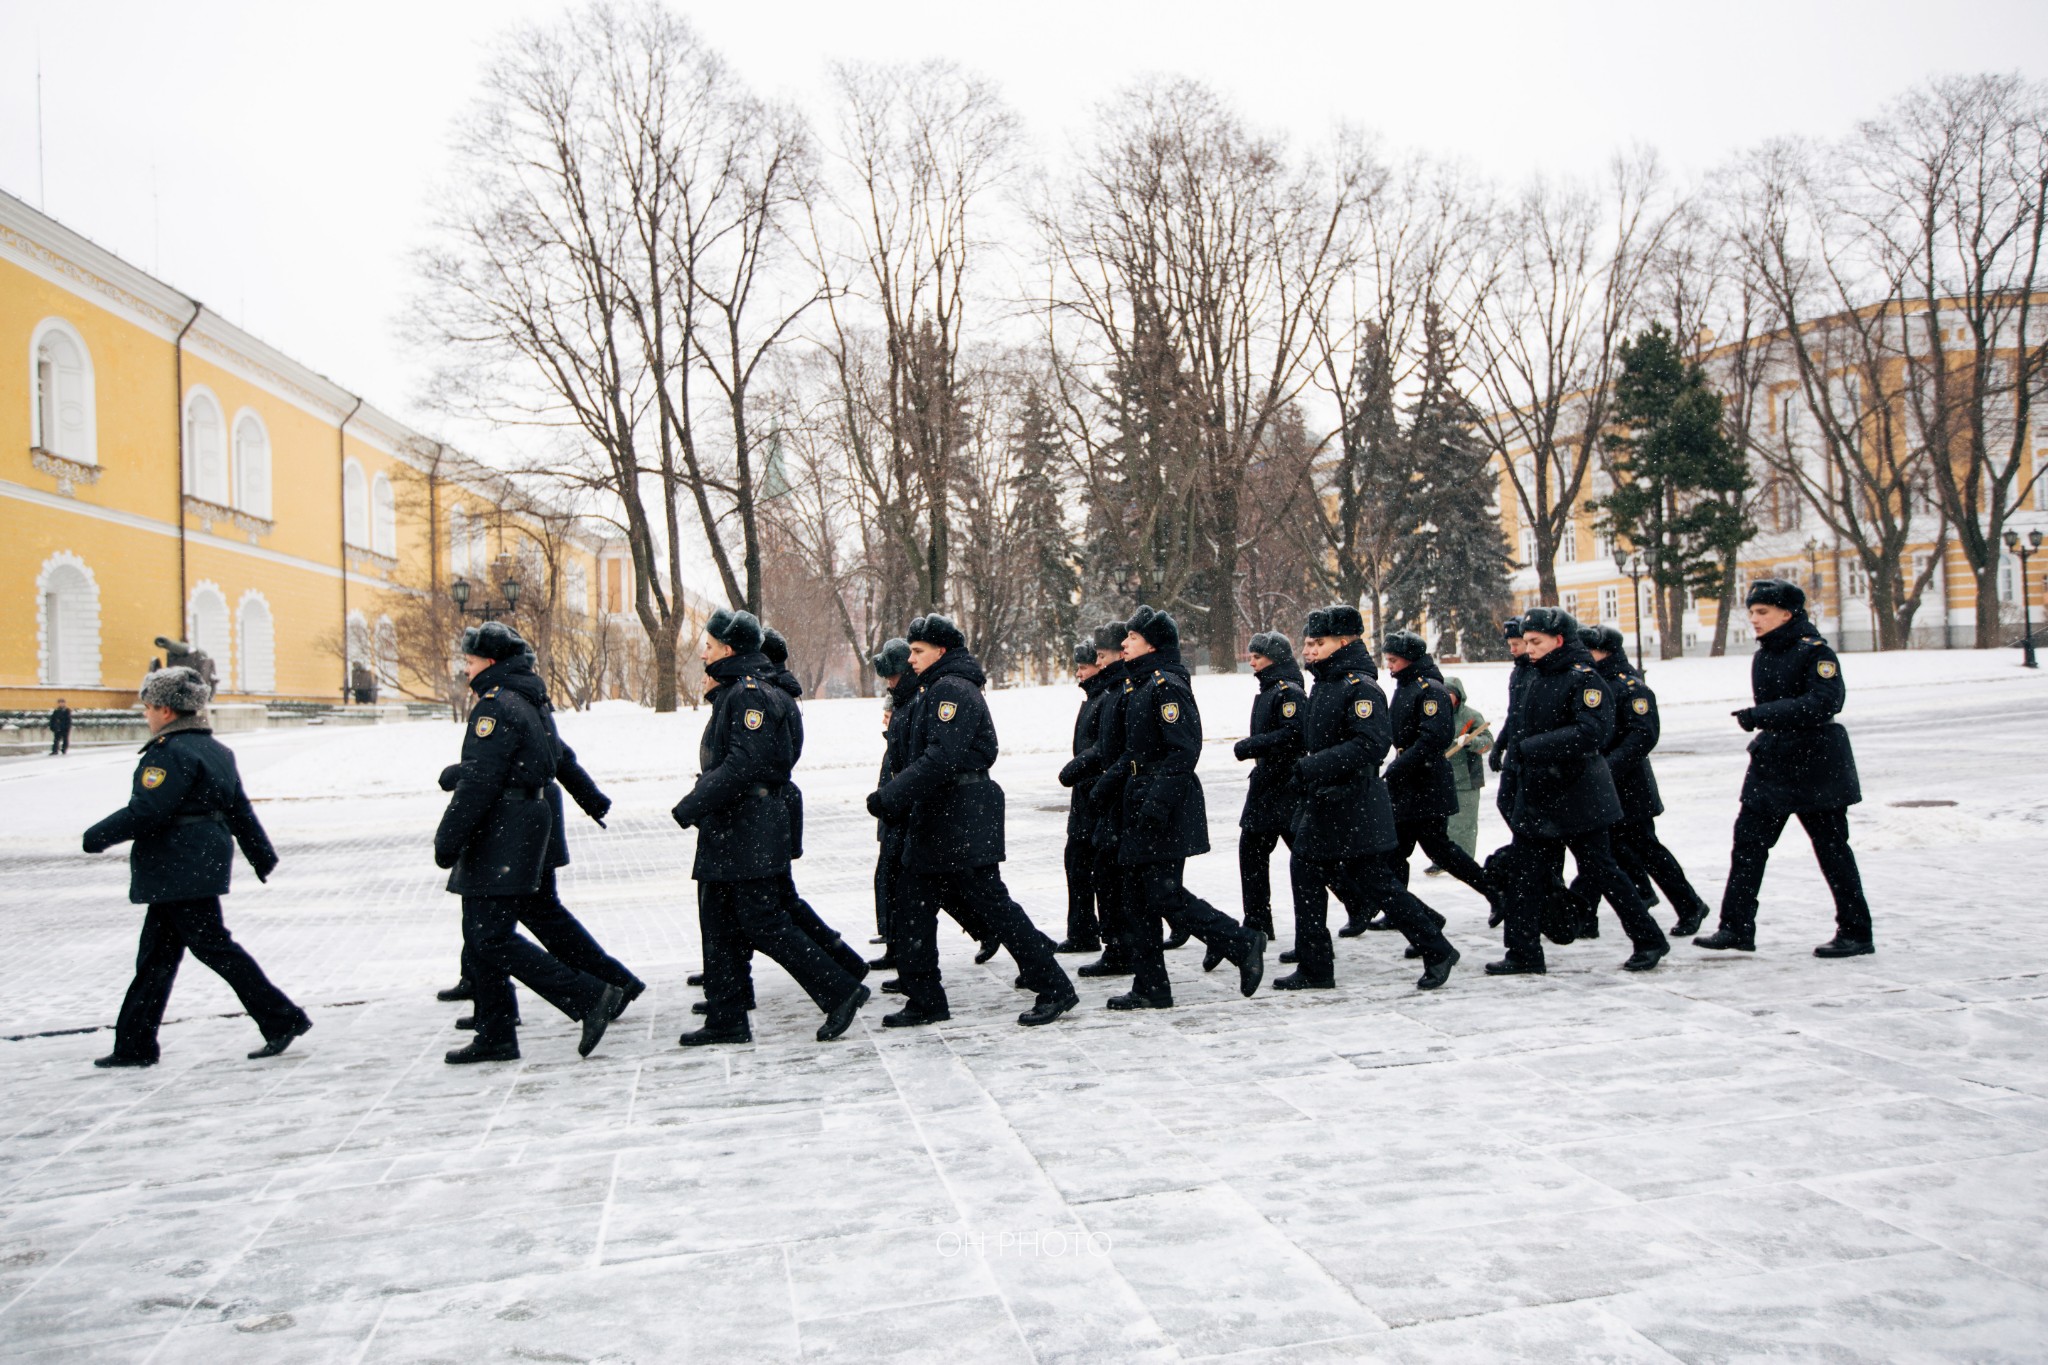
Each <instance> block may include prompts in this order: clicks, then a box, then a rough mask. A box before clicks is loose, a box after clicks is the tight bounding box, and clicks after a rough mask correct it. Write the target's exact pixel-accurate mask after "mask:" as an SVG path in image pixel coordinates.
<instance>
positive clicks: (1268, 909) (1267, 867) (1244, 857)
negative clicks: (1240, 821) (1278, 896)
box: [1237, 829, 1294, 939]
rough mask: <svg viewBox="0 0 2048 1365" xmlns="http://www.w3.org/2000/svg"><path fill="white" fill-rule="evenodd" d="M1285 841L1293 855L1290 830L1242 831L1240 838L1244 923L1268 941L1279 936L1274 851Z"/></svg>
mask: <svg viewBox="0 0 2048 1365" xmlns="http://www.w3.org/2000/svg"><path fill="white" fill-rule="evenodd" d="M1282 839H1285V840H1286V841H1287V851H1288V853H1289V854H1290V855H1291V854H1292V853H1293V852H1294V834H1293V832H1292V831H1290V830H1276V829H1240V830H1239V831H1238V835H1237V884H1238V888H1239V891H1240V894H1241V896H1242V899H1243V902H1244V924H1245V927H1246V928H1247V929H1256V930H1258V931H1259V932H1260V933H1262V934H1264V935H1265V936H1266V937H1267V938H1269V939H1270V938H1274V937H1276V936H1277V935H1276V934H1275V931H1274V929H1273V876H1272V872H1271V865H1272V861H1273V850H1274V849H1275V848H1278V847H1279V846H1280V841H1281V840H1282Z"/></svg>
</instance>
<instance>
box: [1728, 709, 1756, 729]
mask: <svg viewBox="0 0 2048 1365" xmlns="http://www.w3.org/2000/svg"><path fill="white" fill-rule="evenodd" d="M1728 714H1729V715H1731V716H1734V717H1735V723H1736V724H1737V725H1740V726H1741V727H1742V728H1743V729H1745V730H1754V729H1756V711H1755V710H1754V708H1751V707H1747V706H1745V707H1743V708H1742V709H1741V710H1740V711H1730V712H1729V713H1728Z"/></svg>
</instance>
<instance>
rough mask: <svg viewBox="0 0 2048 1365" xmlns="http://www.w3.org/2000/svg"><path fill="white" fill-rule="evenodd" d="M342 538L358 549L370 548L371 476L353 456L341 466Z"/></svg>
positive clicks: (345, 542)
mask: <svg viewBox="0 0 2048 1365" xmlns="http://www.w3.org/2000/svg"><path fill="white" fill-rule="evenodd" d="M341 539H342V541H343V543H344V544H347V545H351V546H353V547H355V548H356V549H358V550H367V549H369V548H370V476H369V475H368V474H367V473H365V472H364V470H363V462H362V461H361V460H358V459H356V458H354V457H353V456H351V457H350V458H349V459H347V460H345V461H343V462H342V466H341Z"/></svg>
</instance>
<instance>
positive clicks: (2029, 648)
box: [2005, 531, 2041, 668]
mask: <svg viewBox="0 0 2048 1365" xmlns="http://www.w3.org/2000/svg"><path fill="white" fill-rule="evenodd" d="M2005 548H2006V549H2008V550H2010V551H2012V552H2013V553H2014V554H2016V555H2018V556H2019V557H2020V621H2021V622H2022V627H2021V628H2022V629H2023V630H2024V631H2025V632H2026V634H2024V635H2023V636H2021V637H2020V651H2021V658H2020V662H2021V663H2023V664H2025V665H2026V666H2027V667H2028V668H2039V667H2040V666H2041V665H2040V664H2039V663H2038V662H2037V661H2036V660H2035V658H2034V593H2033V584H2031V583H2029V582H2028V581H2027V561H2028V560H2029V559H2032V558H2033V557H2034V555H2035V554H2037V553H2039V551H2040V549H2041V533H2040V532H2039V531H2029V532H2027V538H2026V539H2025V540H2021V539H2020V533H2019V532H2018V531H2007V532H2006V533H2005Z"/></svg>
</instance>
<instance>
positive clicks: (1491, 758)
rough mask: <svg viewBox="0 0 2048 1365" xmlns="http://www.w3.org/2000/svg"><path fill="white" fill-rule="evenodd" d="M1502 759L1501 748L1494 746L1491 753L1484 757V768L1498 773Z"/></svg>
mask: <svg viewBox="0 0 2048 1365" xmlns="http://www.w3.org/2000/svg"><path fill="white" fill-rule="evenodd" d="M1502 758H1503V755H1502V753H1501V748H1500V746H1499V745H1497V744H1496V745H1495V746H1494V747H1493V751H1492V752H1491V753H1489V754H1487V756H1486V766H1487V767H1489V768H1491V769H1493V770H1494V771H1495V772H1499V771H1500V765H1501V761H1502Z"/></svg>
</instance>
